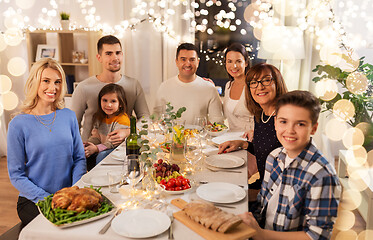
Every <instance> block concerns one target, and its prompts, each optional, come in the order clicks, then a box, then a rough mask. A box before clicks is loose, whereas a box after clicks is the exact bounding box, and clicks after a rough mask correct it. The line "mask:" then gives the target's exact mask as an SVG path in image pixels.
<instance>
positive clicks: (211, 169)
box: [206, 167, 242, 173]
mask: <svg viewBox="0 0 373 240" xmlns="http://www.w3.org/2000/svg"><path fill="white" fill-rule="evenodd" d="M206 168H207V169H208V170H210V171H211V172H230V173H242V172H241V171H238V170H228V169H214V168H210V167H206Z"/></svg>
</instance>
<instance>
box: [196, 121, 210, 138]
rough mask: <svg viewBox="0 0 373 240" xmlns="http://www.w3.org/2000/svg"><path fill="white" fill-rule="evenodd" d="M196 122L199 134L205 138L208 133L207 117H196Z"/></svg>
mask: <svg viewBox="0 0 373 240" xmlns="http://www.w3.org/2000/svg"><path fill="white" fill-rule="evenodd" d="M194 124H195V125H196V126H198V131H199V135H200V136H201V138H205V137H206V135H207V119H206V117H195V118H194Z"/></svg>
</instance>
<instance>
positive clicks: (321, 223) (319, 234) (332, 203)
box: [258, 143, 341, 239]
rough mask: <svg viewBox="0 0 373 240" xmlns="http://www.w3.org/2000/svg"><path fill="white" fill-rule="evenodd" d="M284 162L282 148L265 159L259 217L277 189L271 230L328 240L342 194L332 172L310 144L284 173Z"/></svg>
mask: <svg viewBox="0 0 373 240" xmlns="http://www.w3.org/2000/svg"><path fill="white" fill-rule="evenodd" d="M285 158H286V151H285V149H284V148H283V147H280V148H277V149H275V150H273V151H272V152H271V153H270V155H269V156H268V158H267V163H266V172H265V175H264V180H263V184H262V189H261V190H260V193H259V194H258V200H259V202H260V204H261V209H262V216H263V215H264V216H265V214H266V211H263V210H264V209H265V208H266V207H267V203H268V201H269V199H270V198H271V197H272V193H273V192H274V189H275V188H276V187H280V196H279V203H278V207H277V209H276V213H275V216H274V223H273V230H275V231H304V232H306V233H307V234H308V236H309V237H310V238H311V239H330V235H331V232H332V230H333V224H334V221H335V218H336V217H337V209H338V202H339V197H340V194H341V186H340V183H339V180H338V178H337V176H336V172H335V169H334V168H333V167H332V166H331V165H330V163H329V162H328V161H327V160H326V159H325V158H324V157H323V156H322V154H321V152H320V151H319V150H318V149H317V148H316V147H315V146H314V145H313V144H311V143H310V144H309V145H308V146H307V147H306V148H305V149H304V150H303V151H302V152H301V153H300V154H299V155H298V156H297V157H296V158H295V159H294V160H293V161H292V162H291V163H290V165H289V166H288V167H287V168H286V169H284V161H285Z"/></svg>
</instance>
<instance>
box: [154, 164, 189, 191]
mask: <svg viewBox="0 0 373 240" xmlns="http://www.w3.org/2000/svg"><path fill="white" fill-rule="evenodd" d="M153 167H154V169H155V178H156V181H157V183H158V184H159V186H160V187H161V188H162V189H163V190H164V191H165V192H166V193H168V194H182V193H185V192H187V191H189V190H190V189H191V183H190V180H189V179H188V178H185V177H184V176H183V175H182V174H180V167H179V166H178V165H177V164H170V163H167V162H166V161H163V159H159V160H158V161H157V162H156V163H154V164H153Z"/></svg>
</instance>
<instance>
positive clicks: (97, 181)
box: [82, 170, 120, 187]
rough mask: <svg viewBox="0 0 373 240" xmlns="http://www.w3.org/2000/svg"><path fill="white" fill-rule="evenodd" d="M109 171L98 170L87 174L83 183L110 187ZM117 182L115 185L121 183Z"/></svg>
mask: <svg viewBox="0 0 373 240" xmlns="http://www.w3.org/2000/svg"><path fill="white" fill-rule="evenodd" d="M107 172H108V170H97V171H90V172H88V173H87V174H85V175H83V177H82V182H83V183H84V184H87V185H92V186H96V187H104V186H109V185H110V184H109V177H108V176H107ZM119 182H120V180H118V182H116V183H115V184H117V183H119Z"/></svg>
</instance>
